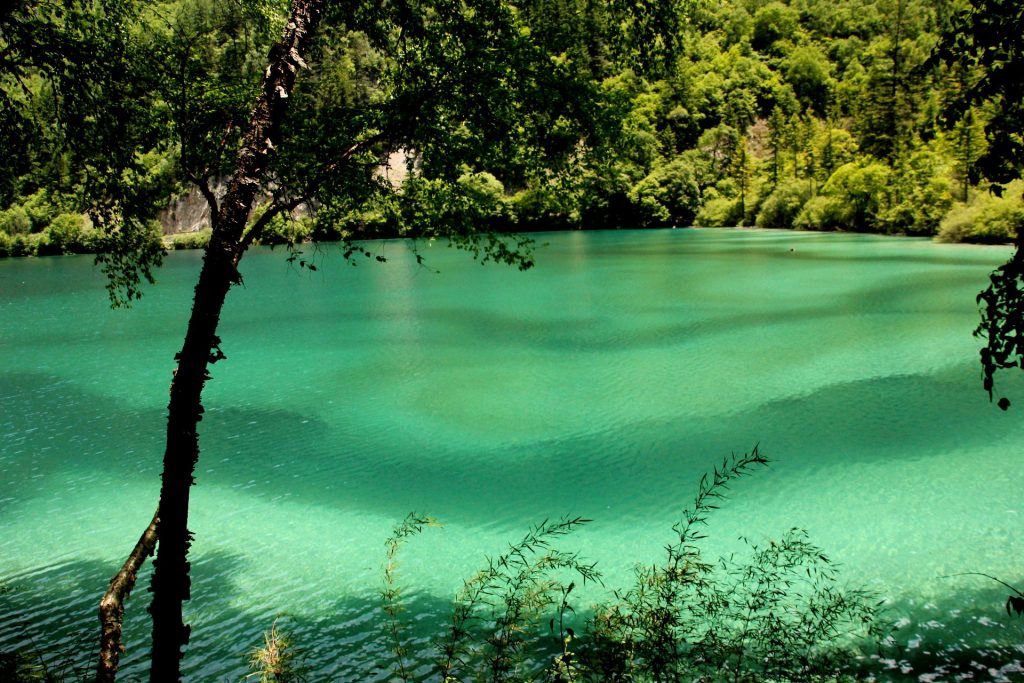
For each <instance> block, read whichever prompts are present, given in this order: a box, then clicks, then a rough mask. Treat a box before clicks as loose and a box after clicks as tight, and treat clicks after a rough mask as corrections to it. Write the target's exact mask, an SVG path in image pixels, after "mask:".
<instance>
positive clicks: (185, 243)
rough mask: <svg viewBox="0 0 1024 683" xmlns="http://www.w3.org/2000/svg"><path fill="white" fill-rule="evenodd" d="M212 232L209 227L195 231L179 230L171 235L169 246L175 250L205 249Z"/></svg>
mask: <svg viewBox="0 0 1024 683" xmlns="http://www.w3.org/2000/svg"><path fill="white" fill-rule="evenodd" d="M211 232H212V231H211V230H210V229H209V228H205V229H203V230H197V231H195V232H179V233H178V234H176V235H171V236H170V239H169V242H170V244H168V247H169V248H171V249H174V250H175V251H178V250H179V249H205V248H206V245H207V244H209V243H210V234H211Z"/></svg>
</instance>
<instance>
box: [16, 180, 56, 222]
mask: <svg viewBox="0 0 1024 683" xmlns="http://www.w3.org/2000/svg"><path fill="white" fill-rule="evenodd" d="M21 206H22V208H24V209H25V213H26V214H27V215H28V218H29V221H31V223H32V232H42V231H43V230H45V229H46V226H48V225H49V224H50V221H52V220H53V219H54V218H55V217H56V216H57V211H58V209H57V206H56V204H55V203H54V202H53V199H52V197H51V196H50V194H49V192H47V191H46V190H37V191H36V192H35V193H33V194H31V195H29V196H28V197H26V198H25V201H23V202H22V203H21Z"/></svg>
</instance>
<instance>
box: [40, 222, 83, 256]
mask: <svg viewBox="0 0 1024 683" xmlns="http://www.w3.org/2000/svg"><path fill="white" fill-rule="evenodd" d="M96 241H97V234H96V231H95V230H93V229H92V228H91V227H89V225H88V224H87V222H86V219H85V217H84V216H82V215H81V214H77V213H62V214H60V215H58V216H56V217H55V218H54V219H53V220H52V221H50V224H49V225H48V226H47V227H46V230H44V231H43V234H42V238H41V239H40V242H39V247H38V253H39V255H40V256H46V255H52V254H88V253H91V252H94V251H96V246H97V244H96Z"/></svg>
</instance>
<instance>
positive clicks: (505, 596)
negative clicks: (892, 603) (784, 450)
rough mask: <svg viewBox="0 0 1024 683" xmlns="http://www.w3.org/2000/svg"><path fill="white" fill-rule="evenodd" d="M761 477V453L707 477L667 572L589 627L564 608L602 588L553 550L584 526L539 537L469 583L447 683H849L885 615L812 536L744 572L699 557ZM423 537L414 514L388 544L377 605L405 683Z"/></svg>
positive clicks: (590, 573) (642, 582) (451, 642)
mask: <svg viewBox="0 0 1024 683" xmlns="http://www.w3.org/2000/svg"><path fill="white" fill-rule="evenodd" d="M766 463H767V460H766V459H765V458H764V456H763V455H761V454H760V452H759V451H758V449H757V448H755V449H754V450H753V451H752V452H751V453H749V454H745V455H742V456H738V457H736V456H734V457H732V458H727V459H726V460H724V461H723V462H722V464H721V466H719V467H717V468H715V469H714V471H713V472H712V473H711V475H710V476H708V475H705V476H704V477H703V478H702V479H701V481H700V483H699V485H698V488H697V495H696V497H695V499H694V503H693V506H692V508H688V509H686V510H684V511H683V513H682V517H681V519H680V521H679V522H678V523H676V524H675V525H674V526H673V533H674V538H673V540H672V542H671V543H669V544H668V545H667V546H666V557H665V559H664V560H663V561H662V562H661V563H659V564H655V565H647V564H643V565H640V566H638V567H637V568H636V580H635V583H634V585H633V586H631V587H629V588H628V589H626V590H624V591H617V592H616V593H615V599H614V601H613V602H612V603H610V604H600V605H597V606H596V607H595V608H594V613H593V615H592V616H591V617H590V618H589V619H588V620H587V621H586V623H584V624H580V619H579V618H578V617H576V610H575V609H574V608H573V607H572V605H571V604H570V602H569V598H570V596H571V594H572V593H573V590H574V589H575V587H576V583H575V580H574V577H575V578H579V579H582V580H583V581H584V582H587V581H598V580H600V575H599V574H598V572H597V571H596V569H595V568H594V566H593V565H588V564H586V563H584V562H582V561H581V559H580V558H579V556H578V555H576V554H575V553H565V552H563V551H560V550H557V549H556V548H554V547H553V546H552V542H553V541H554V540H555V539H557V538H559V537H561V536H564V535H566V534H569V533H571V532H572V531H573V530H575V529H576V528H577V527H578V526H579V525H581V524H584V523H586V522H588V521H589V520H583V519H568V518H566V519H563V520H561V521H560V522H556V523H553V524H552V523H548V522H544V523H542V524H540V525H538V526H537V527H534V528H533V529H531V530H530V532H529V533H528V534H527V535H526V537H525V538H523V540H522V541H520V542H519V543H515V544H512V545H510V546H509V549H508V551H507V552H505V553H503V554H502V555H500V556H498V557H497V558H492V559H488V561H487V564H486V566H485V567H484V568H483V569H482V570H481V571H480V572H478V573H477V574H476V575H474V576H473V577H472V578H470V579H468V580H466V581H465V582H464V584H463V587H462V589H461V590H460V591H459V594H458V596H457V597H456V600H455V604H454V607H453V611H452V616H451V622H450V625H449V627H448V628H447V630H446V636H445V637H444V639H442V640H441V641H440V642H439V643H438V644H437V648H438V660H437V674H438V679H439V680H442V681H456V680H473V679H475V680H488V681H505V680H550V681H560V682H567V681H606V680H635V681H644V680H657V681H661V680H724V679H729V680H736V681H762V680H779V681H782V680H787V681H812V680H824V679H828V678H833V677H835V678H838V677H841V676H844V675H849V674H850V673H851V667H852V666H853V665H854V663H855V659H856V655H857V651H856V647H857V645H858V642H860V641H862V640H863V639H864V638H867V639H868V640H869V641H870V640H872V639H877V638H878V636H879V633H878V631H877V630H876V627H875V616H876V609H877V605H876V604H875V602H874V600H873V599H872V596H871V595H870V594H868V593H866V592H865V591H863V590H859V589H850V588H841V587H840V584H839V577H838V573H837V571H836V569H835V567H834V566H833V565H832V563H831V561H830V560H829V558H828V557H827V556H826V555H825V554H824V552H823V551H822V550H821V549H820V548H818V547H817V546H815V545H814V544H813V543H811V542H810V541H809V540H808V538H807V534H806V532H804V531H802V530H800V529H790V530H789V531H787V532H786V533H784V534H783V535H782V536H780V537H779V538H778V539H773V540H769V541H766V542H764V543H753V542H750V541H746V540H745V543H746V545H747V547H748V550H749V555H748V557H746V558H737V557H736V556H735V555H730V556H729V557H727V558H719V559H718V561H717V562H712V561H709V560H707V559H706V558H705V557H704V555H703V552H702V549H701V541H702V540H703V539H704V538H705V534H704V529H705V528H706V527H707V524H708V520H709V517H710V515H711V513H712V512H713V511H714V510H715V509H717V508H718V506H719V504H720V503H721V502H722V500H724V498H725V494H726V492H727V491H728V489H729V487H730V486H731V484H732V483H733V482H734V480H735V479H736V478H738V477H741V476H743V475H745V474H747V473H749V472H751V471H752V470H754V469H755V468H758V467H762V466H764V465H765V464H766ZM428 525H434V521H433V520H432V519H430V518H427V517H422V516H419V515H415V514H410V515H409V516H408V517H407V518H406V519H405V520H404V521H403V522H402V523H401V524H399V525H398V526H396V527H395V531H394V533H393V534H392V536H391V538H389V540H388V542H387V563H386V564H385V570H384V590H383V592H382V600H383V607H384V613H385V615H386V619H387V625H386V626H387V627H386V633H387V638H388V640H389V641H390V643H391V646H392V651H393V653H394V655H395V665H394V666H395V676H396V677H397V678H399V679H401V680H408V679H409V672H408V669H407V664H406V659H405V658H406V656H407V655H408V652H407V650H406V648H405V645H404V643H403V641H402V637H401V633H402V631H403V630H404V624H402V622H401V621H400V619H399V615H400V614H402V613H403V612H404V611H405V608H404V606H403V605H402V604H401V600H400V597H401V593H400V590H399V589H398V588H397V586H396V583H395V557H396V554H397V552H398V550H399V548H400V547H401V546H402V544H403V543H404V542H405V541H406V540H407V539H408V538H410V537H412V536H414V535H416V534H419V533H420V532H421V531H422V530H423V528H424V527H425V526H428ZM545 621H546V627H547V628H546V629H545V628H543V627H544V626H545V623H544V622H545ZM573 626H576V628H575V629H574V628H573ZM577 631H578V632H577ZM545 632H547V633H548V634H550V635H552V636H556V638H557V649H556V651H555V654H554V655H553V656H552V655H551V649H550V648H545V647H543V645H542V641H543V639H544V633H545ZM545 661H547V662H548V664H547V665H546V666H545V664H544V662H545Z"/></svg>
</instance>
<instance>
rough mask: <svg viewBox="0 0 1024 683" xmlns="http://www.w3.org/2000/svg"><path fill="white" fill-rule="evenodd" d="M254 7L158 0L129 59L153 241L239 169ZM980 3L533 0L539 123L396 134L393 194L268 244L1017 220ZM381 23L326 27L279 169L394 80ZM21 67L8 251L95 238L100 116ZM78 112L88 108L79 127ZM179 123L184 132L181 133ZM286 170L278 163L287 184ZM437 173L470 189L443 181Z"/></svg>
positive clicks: (295, 163) (297, 217) (6, 171)
mask: <svg viewBox="0 0 1024 683" xmlns="http://www.w3.org/2000/svg"><path fill="white" fill-rule="evenodd" d="M252 6H253V4H251V3H250V4H242V5H235V4H231V3H218V2H214V1H213V0H176V1H175V2H163V3H154V4H153V6H152V8H151V9H150V10H148V11H149V12H150V13H151V15H152V16H151V17H150V22H149V25H150V26H158V27H161V29H160V30H158V31H156V32H154V33H153V34H152V35H149V36H147V37H146V38H145V40H144V41H142V42H143V44H144V45H145V47H146V54H145V55H141V54H137V55H130V56H122V57H123V58H124V59H126V60H128V59H132V60H136V61H135V64H138V63H139V62H140V60H141V61H142V62H144V66H146V69H137V70H135V71H133V74H134V75H135V77H137V78H144V82H139V83H138V84H137V86H138V88H139V89H141V90H144V91H145V92H146V96H147V97H148V98H150V103H149V104H146V105H143V106H145V107H146V112H145V114H146V116H145V119H144V125H141V126H140V125H138V124H137V123H135V124H133V125H134V126H135V128H134V129H133V130H131V131H130V132H128V133H123V134H124V145H125V147H126V148H127V149H126V150H125V154H130V155H133V156H134V162H133V163H134V168H135V171H134V172H133V173H132V174H131V177H127V176H126V177H124V178H122V179H121V181H122V182H124V183H126V184H127V185H130V186H131V187H132V188H133V190H132V193H131V196H132V197H133V200H132V201H133V202H134V204H135V206H134V208H135V209H136V210H137V213H138V214H139V215H140V216H142V217H143V219H144V222H145V220H148V221H150V222H149V223H147V225H148V226H149V227H148V228H147V230H148V232H147V235H148V237H146V239H152V240H156V239H158V238H159V236H160V234H161V232H166V231H168V230H167V229H166V226H165V229H161V227H160V226H159V225H158V224H157V223H156V222H155V219H156V218H157V216H158V212H159V211H160V210H161V209H164V208H166V207H167V206H168V205H170V204H171V203H172V201H173V200H175V199H176V198H180V197H182V196H184V195H186V194H187V193H188V192H189V191H192V192H193V193H194V194H195V196H202V195H203V194H205V193H209V192H216V183H217V182H218V180H219V179H220V178H222V177H223V176H224V174H225V173H226V168H224V167H223V165H224V164H225V163H227V162H226V160H227V159H230V155H229V154H225V150H231V149H233V148H234V146H235V145H236V144H237V139H236V138H237V135H238V132H237V131H238V129H239V124H240V122H241V121H242V120H244V117H245V116H246V113H247V112H246V107H247V106H248V102H249V101H250V99H251V94H252V93H253V91H254V88H256V87H257V85H258V82H259V78H260V76H261V75H262V74H261V72H260V68H261V66H260V65H261V64H263V60H264V56H265V54H266V50H267V47H268V45H269V40H270V37H271V36H272V35H273V34H274V31H275V30H276V26H277V25H278V22H279V21H280V15H281V11H280V9H281V8H276V7H275V6H274V5H273V3H264V5H263V11H262V12H260V13H254V12H253V10H252ZM26 7H29V5H26ZM968 7H969V5H968V4H966V3H964V2H962V1H960V0H940V1H930V0H929V1H926V0H792V1H790V2H779V1H772V2H764V1H763V0H729V1H727V2H707V1H706V0H696V1H695V2H692V3H690V4H689V5H688V6H686V7H685V8H684V12H683V16H684V17H685V21H682V22H672V21H664V22H659V20H660V18H659V17H652V20H651V21H650V22H649V24H647V25H640V24H639V23H638V24H637V25H635V26H628V25H627V26H625V27H624V26H623V25H622V16H623V15H622V14H621V13H620V12H618V11H617V10H616V7H615V5H614V3H612V2H609V0H527V1H525V2H523V3H521V4H520V5H519V11H520V13H521V14H522V15H523V17H524V18H525V20H524V22H523V25H524V27H526V26H528V27H529V28H524V29H523V30H528V31H532V32H533V38H534V39H535V40H536V41H537V42H539V43H540V44H541V45H542V46H543V47H544V48H545V49H546V50H547V51H548V52H549V53H550V54H552V55H554V56H553V57H552V59H551V71H550V73H547V74H534V75H533V76H532V78H534V80H535V82H534V83H533V84H532V87H533V88H534V91H535V92H536V93H538V96H540V97H545V98H550V100H551V101H552V102H553V103H555V106H552V107H551V110H552V111H553V112H555V113H553V114H552V115H551V116H550V117H549V118H548V119H547V120H546V121H543V122H541V123H540V124H538V123H537V121H536V119H534V120H533V121H532V122H531V123H530V125H531V126H539V128H538V129H535V130H520V131H517V132H516V135H514V136H513V137H512V140H513V142H512V143H511V144H507V145H503V146H502V147H501V150H500V153H495V152H493V151H491V152H489V153H488V154H486V155H478V156H475V155H474V153H473V150H475V149H478V148H480V149H482V148H483V146H482V145H481V144H480V139H481V138H483V137H486V136H488V135H489V134H490V133H489V131H488V127H487V125H479V124H473V125H466V126H463V127H462V128H458V127H456V128H454V130H455V134H453V135H451V136H449V137H448V139H447V141H446V142H444V143H437V146H438V148H437V149H400V150H395V149H389V148H387V147H386V146H380V147H378V148H376V149H375V150H373V152H374V153H375V154H376V157H374V158H376V160H377V161H376V163H374V162H373V161H372V159H370V160H368V161H367V162H366V164H364V171H365V174H366V175H367V176H368V177H370V178H372V180H373V181H374V182H376V183H379V184H395V183H402V187H401V191H400V192H399V193H397V194H395V193H391V192H373V191H365V190H363V191H360V192H359V193H356V194H354V195H352V196H350V197H349V198H348V200H347V201H345V202H344V203H339V204H337V205H332V206H319V205H317V204H315V203H312V202H308V203H306V204H305V205H300V206H297V207H295V208H296V211H295V212H293V214H292V215H291V217H290V218H286V217H285V216H286V215H287V213H285V214H282V215H281V216H277V217H275V219H274V220H273V221H270V222H269V225H268V226H267V227H266V228H265V229H264V230H263V235H262V236H261V238H260V241H262V242H274V241H293V240H300V239H304V238H308V237H314V238H319V239H331V238H338V237H349V238H363V237H375V236H394V235H423V234H429V230H424V229H423V228H422V227H421V226H422V224H424V223H429V222H430V221H444V220H450V219H451V216H452V215H453V214H455V213H458V214H461V215H465V216H469V217H471V219H472V220H475V221H477V222H478V223H479V224H480V225H483V226H487V227H490V228H494V229H497V230H499V231H508V230H521V231H529V230H539V229H560V228H615V227H658V226H670V225H690V224H697V225H705V226H737V225H756V226H758V227H764V228H797V229H814V230H857V231H870V232H882V233H894V234H911V235H937V236H938V238H939V239H943V240H949V241H982V242H988V241H996V242H1003V241H1009V240H1010V239H1012V237H1013V235H1014V232H1015V225H1016V224H1018V223H1019V221H1020V220H1021V215H1022V212H1024V207H1022V204H1021V201H1020V196H1021V189H1022V188H1020V187H1016V185H1017V184H1019V183H1014V184H1013V185H1014V186H1013V187H1011V188H1009V191H1007V192H1001V191H1000V190H1001V188H1002V186H997V187H996V188H995V189H996V190H997V191H996V192H993V191H992V188H991V187H990V183H989V180H988V178H987V177H986V173H985V169H986V168H987V166H986V164H985V156H986V153H987V151H988V143H987V139H989V138H990V137H991V131H987V130H986V126H987V125H988V124H989V123H990V121H991V120H992V118H993V115H994V112H995V111H996V109H995V107H996V105H995V104H993V103H992V102H984V101H982V102H972V103H969V102H968V101H967V100H966V99H965V98H964V97H963V95H964V93H965V92H966V91H967V90H968V89H970V88H971V87H972V86H973V85H974V84H975V83H977V82H978V80H979V79H981V78H983V77H984V76H985V73H984V70H983V67H980V66H974V67H965V66H960V65H957V64H956V63H955V62H952V61H951V60H942V59H938V58H935V57H933V54H934V53H935V51H936V47H937V45H939V44H940V42H941V41H942V40H943V37H944V36H946V39H947V41H948V40H949V36H950V34H951V27H952V26H953V25H954V19H955V17H956V15H957V13H958V12H960V11H963V10H964V9H966V8H968ZM6 21H7V22H8V28H7V29H6V33H7V34H8V35H5V36H0V38H3V39H4V40H5V41H6V42H9V43H14V42H17V40H19V39H24V36H25V35H31V31H32V22H33V21H41V20H40V19H39V18H38V17H36V18H35V19H33V18H32V17H31V12H28V13H27V14H26V16H25V18H22V19H19V17H18V16H17V14H15V15H14V16H13V18H8V19H7V20H6ZM652 27H656V28H652ZM657 27H660V28H657ZM623 29H625V30H623ZM660 29H671V30H670V31H669V30H660ZM372 44H373V41H372V40H369V39H368V37H367V36H366V35H365V34H364V33H361V32H354V31H345V30H335V31H334V32H333V33H332V35H330V36H327V38H326V39H325V40H324V41H323V43H322V45H321V47H320V48H318V49H319V50H320V52H321V53H322V54H318V55H317V59H316V60H315V62H313V63H312V70H313V75H312V76H311V77H308V78H305V79H304V80H303V82H302V83H300V86H299V88H300V91H301V92H300V93H299V95H298V96H297V97H296V98H294V99H295V101H296V102H295V103H294V104H293V107H295V108H296V109H297V110H299V111H302V112H304V114H303V115H302V116H293V120H294V121H295V122H296V123H295V126H294V127H295V130H292V131H290V133H291V137H292V139H293V140H297V141H299V142H298V143H292V144H291V145H290V146H289V148H288V149H287V150H285V151H284V152H283V153H282V155H281V161H280V163H279V168H280V169H285V168H286V165H290V167H291V168H293V169H296V170H295V173H296V174H299V173H302V172H303V169H305V168H307V167H310V166H312V165H313V164H314V162H316V161H317V160H316V155H317V149H318V141H319V140H323V139H326V138H330V137H331V136H336V135H344V134H345V131H347V130H349V129H352V128H353V126H354V125H356V124H353V123H352V122H353V121H356V122H358V121H360V120H362V119H365V118H366V117H367V116H370V114H367V112H371V111H372V110H374V107H375V105H376V104H378V103H380V102H382V101H384V100H385V99H386V93H385V90H386V89H387V88H388V87H389V81H390V77H389V74H390V73H391V72H392V71H393V70H394V69H395V68H396V65H395V63H394V62H393V60H394V56H393V55H383V54H380V53H378V52H376V51H375V50H374V49H373V48H372V47H371V45H372ZM63 58H64V59H65V61H68V56H67V55H63ZM83 59H85V58H84V57H83ZM446 59H449V60H450V58H449V57H446ZM508 59H509V60H510V61H511V60H515V59H517V56H516V55H511V54H510V55H509V56H508ZM70 61H73V57H72V58H71V60H70ZM423 63H426V62H423ZM4 67H5V68H4V69H2V74H0V76H2V78H3V83H2V85H3V92H4V98H5V100H6V101H7V102H8V103H11V104H16V105H17V106H11V107H5V108H4V113H3V115H2V117H0V135H2V138H3V143H4V148H5V150H6V151H7V152H8V153H7V154H5V155H4V157H3V160H2V161H0V164H2V166H3V168H2V171H0V206H2V207H3V211H2V212H0V255H23V254H29V253H39V254H55V253H67V252H80V251H86V252H87V251H93V250H95V249H96V248H97V247H98V246H100V245H99V239H100V238H99V235H100V231H98V230H93V229H92V227H91V222H90V220H89V218H87V217H86V209H87V208H89V207H88V206H86V205H85V204H84V203H83V201H82V199H83V198H84V197H87V196H89V195H90V190H89V188H88V187H87V186H88V185H89V184H90V183H96V182H97V180H96V174H97V172H98V171H97V169H90V168H82V167H79V166H78V165H77V163H76V159H75V158H73V157H72V156H71V155H69V153H68V152H67V151H66V146H65V141H66V139H65V136H67V135H69V134H80V132H77V131H79V130H80V129H81V124H82V123H83V122H85V123H86V124H88V120H87V119H88V114H87V113H86V114H83V113H82V111H81V107H80V106H79V105H80V103H69V102H68V100H67V97H68V95H67V93H64V94H62V95H57V94H55V91H54V88H53V87H52V84H51V82H50V81H49V80H48V79H47V78H44V77H43V76H41V75H40V73H42V72H41V71H40V70H38V69H34V68H33V67H32V66H31V65H29V66H28V67H23V68H17V69H15V68H10V67H11V65H4ZM437 69H438V70H439V71H438V73H427V72H425V73H423V74H422V75H421V77H422V78H423V79H428V80H429V79H431V78H441V77H442V76H443V75H442V74H440V70H445V69H447V70H448V73H447V75H448V76H452V77H453V78H454V79H456V80H457V79H463V80H465V79H473V78H474V74H472V73H461V74H460V73H454V75H453V74H452V70H453V69H455V70H457V69H458V62H457V56H456V58H455V60H454V61H450V63H438V64H437ZM120 85H122V86H123V87H122V91H121V92H119V93H113V96H115V97H123V98H125V99H126V104H125V106H126V107H129V108H130V107H131V106H133V104H134V102H133V101H132V98H133V97H135V94H134V93H133V92H132V91H131V84H127V85H124V84H120ZM581 90H585V91H586V92H585V93H582V94H581V92H580V91H581ZM106 95H107V94H104V96H106ZM83 96H84V94H83ZM154 103H155V104H154ZM69 104H74V106H69ZM522 104H523V103H522V102H517V101H515V99H514V98H512V97H506V98H501V97H494V98H490V101H489V102H488V107H490V108H494V107H495V106H500V107H502V108H503V109H504V110H503V111H500V112H499V111H486V112H481V114H482V119H483V120H486V119H487V118H488V117H489V116H493V117H494V118H495V119H496V120H501V121H506V120H514V119H515V114H516V111H517V108H519V107H520V106H521V105H522ZM559 104H561V106H562V108H563V110H564V111H565V112H566V115H565V116H559V115H557V111H558V107H559ZM70 115H76V116H79V117H80V118H81V120H80V121H77V122H75V121H72V122H71V123H72V125H71V126H70V127H69V126H68V118H69V116H70ZM133 116H135V118H133V119H132V120H133V121H136V122H137V121H138V120H142V119H140V118H139V116H138V112H135V113H134V114H133ZM390 116H392V117H397V118H401V112H394V111H392V112H391V114H390ZM364 123H365V121H364ZM76 125H77V126H78V127H77V128H76ZM380 125H383V124H380ZM170 128H176V129H177V130H178V131H179V134H178V136H177V137H173V136H171V137H169V136H167V135H165V134H164V133H165V131H166V130H167V129H170ZM211 130H212V131H216V132H215V134H211V133H210V132H209V131H211ZM69 131H71V132H69ZM119 134H120V133H119ZM168 140H171V141H172V142H171V143H168ZM538 159H539V160H540V161H538ZM389 161H390V163H391V167H390V168H389V167H388V165H387V164H388V162H389ZM288 173H289V172H288V171H285V170H281V171H279V172H278V175H277V182H278V184H279V185H280V186H281V187H286V186H287V184H288V183H289V177H288ZM107 180H108V181H109V180H110V179H107ZM1000 180H1005V179H1000ZM336 181H337V182H343V180H337V179H331V181H330V182H336ZM370 185H371V186H372V183H370ZM442 185H443V186H444V187H446V188H450V187H454V188H456V189H457V192H455V193H454V194H453V193H452V192H451V191H446V192H445V193H441V192H440V190H439V188H440V187H441V186H442ZM441 194H443V195H444V196H443V197H442V196H441ZM267 199H268V200H269V197H268V198H267ZM417 226H420V227H417ZM183 237H187V239H183ZM202 239H203V236H202V234H200V235H198V236H192V235H188V236H179V237H178V238H177V241H178V243H179V244H180V245H191V244H195V243H197V242H198V243H201V241H202Z"/></svg>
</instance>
